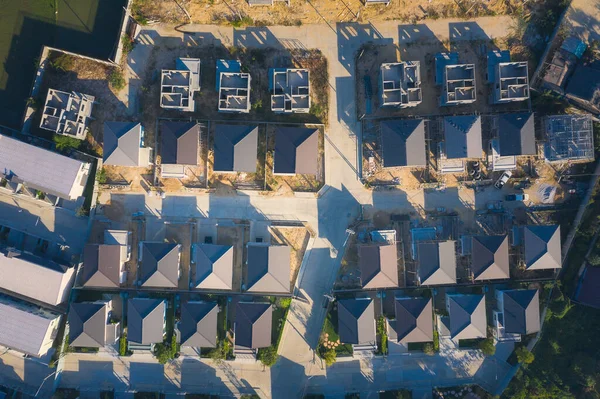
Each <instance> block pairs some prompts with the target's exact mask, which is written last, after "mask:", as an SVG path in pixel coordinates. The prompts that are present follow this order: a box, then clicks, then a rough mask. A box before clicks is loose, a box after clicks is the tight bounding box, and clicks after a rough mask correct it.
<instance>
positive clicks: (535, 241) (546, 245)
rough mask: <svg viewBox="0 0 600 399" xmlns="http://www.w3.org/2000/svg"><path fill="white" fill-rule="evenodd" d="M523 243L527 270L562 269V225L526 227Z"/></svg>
mask: <svg viewBox="0 0 600 399" xmlns="http://www.w3.org/2000/svg"><path fill="white" fill-rule="evenodd" d="M523 241H524V261H525V269H526V270H543V269H560V268H561V267H562V252H561V241H560V225H558V224H555V225H532V226H525V227H523Z"/></svg>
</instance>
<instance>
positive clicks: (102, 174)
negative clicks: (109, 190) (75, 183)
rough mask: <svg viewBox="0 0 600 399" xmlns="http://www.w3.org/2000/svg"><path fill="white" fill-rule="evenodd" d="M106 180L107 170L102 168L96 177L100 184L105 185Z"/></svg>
mask: <svg viewBox="0 0 600 399" xmlns="http://www.w3.org/2000/svg"><path fill="white" fill-rule="evenodd" d="M106 179H107V178H106V170H104V168H102V169H100V170H99V171H98V174H97V175H96V180H98V183H100V184H104V183H106Z"/></svg>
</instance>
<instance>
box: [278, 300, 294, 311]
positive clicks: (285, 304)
mask: <svg viewBox="0 0 600 399" xmlns="http://www.w3.org/2000/svg"><path fill="white" fill-rule="evenodd" d="M291 304H292V298H279V299H278V306H279V307H280V308H281V309H287V308H289V307H290V305H291Z"/></svg>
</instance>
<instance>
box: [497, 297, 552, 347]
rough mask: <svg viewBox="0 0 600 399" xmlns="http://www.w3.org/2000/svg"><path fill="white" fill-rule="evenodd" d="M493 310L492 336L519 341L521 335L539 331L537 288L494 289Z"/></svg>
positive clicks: (498, 338)
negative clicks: (494, 304) (494, 300)
mask: <svg viewBox="0 0 600 399" xmlns="http://www.w3.org/2000/svg"><path fill="white" fill-rule="evenodd" d="M495 297H496V310H494V311H493V320H494V337H495V338H496V339H497V340H499V341H507V340H509V341H521V336H522V335H528V334H534V333H537V332H539V331H540V328H541V324H540V298H539V292H538V290H537V289H522V290H519V289H515V290H496V293H495Z"/></svg>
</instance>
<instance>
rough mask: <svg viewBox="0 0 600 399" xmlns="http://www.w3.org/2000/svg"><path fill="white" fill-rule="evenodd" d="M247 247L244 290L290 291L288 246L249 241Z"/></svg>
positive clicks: (289, 252)
mask: <svg viewBox="0 0 600 399" xmlns="http://www.w3.org/2000/svg"><path fill="white" fill-rule="evenodd" d="M247 248H248V260H247V262H246V279H245V283H244V286H245V287H246V291H248V292H268V293H282V294H283V293H290V291H291V283H290V271H291V264H290V254H291V251H290V247H288V246H286V245H268V244H266V243H255V242H251V243H248V247H247Z"/></svg>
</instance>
